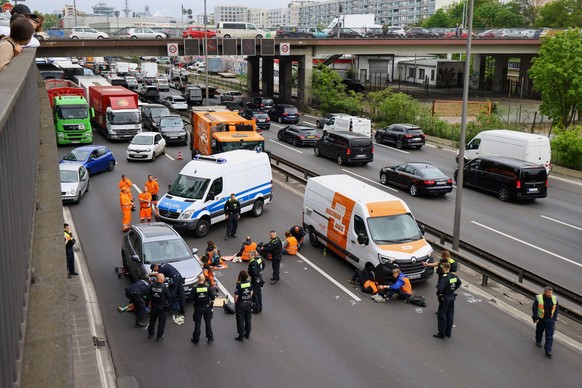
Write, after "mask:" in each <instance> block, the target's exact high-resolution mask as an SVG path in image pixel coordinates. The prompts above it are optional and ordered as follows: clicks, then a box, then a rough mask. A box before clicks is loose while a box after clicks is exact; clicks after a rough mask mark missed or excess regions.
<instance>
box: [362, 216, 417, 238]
mask: <svg viewBox="0 0 582 388" xmlns="http://www.w3.org/2000/svg"><path fill="white" fill-rule="evenodd" d="M368 228H369V229H370V237H371V238H372V240H373V241H374V242H375V243H376V244H402V243H405V242H412V241H417V240H420V239H421V238H422V234H421V233H420V230H419V229H418V225H417V224H416V221H414V218H413V217H412V215H411V214H410V213H405V214H396V215H393V216H384V217H372V218H368Z"/></svg>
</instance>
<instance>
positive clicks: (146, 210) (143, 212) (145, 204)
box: [138, 185, 152, 223]
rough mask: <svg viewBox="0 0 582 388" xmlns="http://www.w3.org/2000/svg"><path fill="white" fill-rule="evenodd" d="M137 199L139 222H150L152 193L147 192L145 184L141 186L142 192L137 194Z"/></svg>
mask: <svg viewBox="0 0 582 388" xmlns="http://www.w3.org/2000/svg"><path fill="white" fill-rule="evenodd" d="M138 199H139V219H140V221H141V223H144V222H152V195H151V194H150V193H149V190H148V186H147V185H146V186H144V187H143V192H141V193H140V194H139V196H138Z"/></svg>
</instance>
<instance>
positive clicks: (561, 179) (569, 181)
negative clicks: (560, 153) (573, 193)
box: [548, 175, 582, 186]
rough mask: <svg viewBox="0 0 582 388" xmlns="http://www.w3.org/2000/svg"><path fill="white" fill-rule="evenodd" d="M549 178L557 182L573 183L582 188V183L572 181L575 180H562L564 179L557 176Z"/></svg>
mask: <svg viewBox="0 0 582 388" xmlns="http://www.w3.org/2000/svg"><path fill="white" fill-rule="evenodd" d="M548 178H550V179H555V180H558V181H562V182H567V183H572V184H574V185H578V186H582V182H576V181H574V180H572V179H575V178H562V177H557V176H555V175H550V176H549V177H548Z"/></svg>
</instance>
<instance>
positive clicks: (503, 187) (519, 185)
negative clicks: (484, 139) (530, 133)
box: [454, 156, 548, 201]
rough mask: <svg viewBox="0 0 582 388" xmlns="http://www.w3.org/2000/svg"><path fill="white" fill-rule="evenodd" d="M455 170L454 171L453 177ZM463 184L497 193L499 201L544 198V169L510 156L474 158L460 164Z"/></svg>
mask: <svg viewBox="0 0 582 388" xmlns="http://www.w3.org/2000/svg"><path fill="white" fill-rule="evenodd" d="M457 174H458V171H455V175H454V178H455V181H456V180H457ZM463 186H471V187H475V188H478V189H482V190H485V191H489V192H493V193H497V198H499V199H500V200H501V201H509V200H512V199H535V198H545V197H546V195H547V194H548V173H547V171H546V168H545V167H544V166H540V165H538V164H535V163H531V162H527V161H525V160H519V159H514V158H505V157H502V156H489V157H481V158H476V159H473V160H471V161H470V162H468V163H467V164H465V166H464V167H463Z"/></svg>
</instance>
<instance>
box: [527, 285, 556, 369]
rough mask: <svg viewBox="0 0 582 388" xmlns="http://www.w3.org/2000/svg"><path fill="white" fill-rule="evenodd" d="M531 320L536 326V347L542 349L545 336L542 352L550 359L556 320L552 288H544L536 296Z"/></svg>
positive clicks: (554, 297) (554, 298)
mask: <svg viewBox="0 0 582 388" xmlns="http://www.w3.org/2000/svg"><path fill="white" fill-rule="evenodd" d="M531 309H532V319H533V322H534V323H535V324H536V345H537V346H538V347H539V348H541V347H542V338H543V336H544V333H545V334H546V341H545V344H544V350H545V352H546V357H548V358H552V344H553V343H554V331H555V330H556V320H557V319H558V297H557V296H555V295H554V290H553V289H552V287H546V288H544V293H543V294H540V295H536V297H535V300H534V302H533V306H532V308H531Z"/></svg>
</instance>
